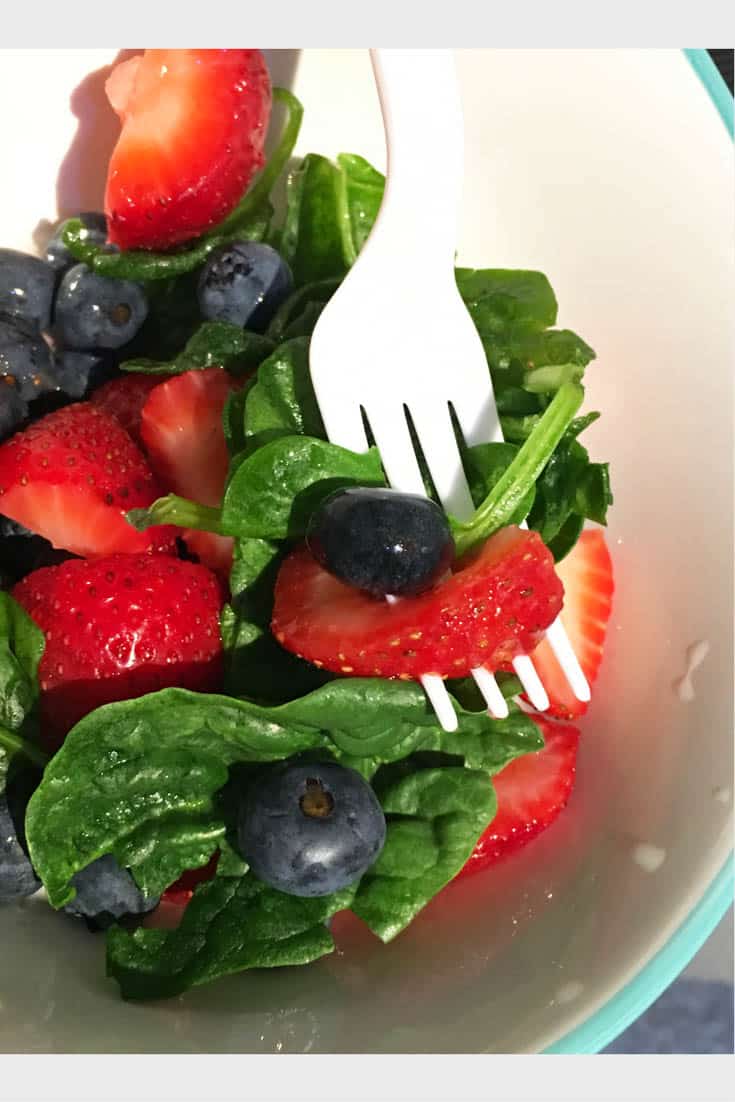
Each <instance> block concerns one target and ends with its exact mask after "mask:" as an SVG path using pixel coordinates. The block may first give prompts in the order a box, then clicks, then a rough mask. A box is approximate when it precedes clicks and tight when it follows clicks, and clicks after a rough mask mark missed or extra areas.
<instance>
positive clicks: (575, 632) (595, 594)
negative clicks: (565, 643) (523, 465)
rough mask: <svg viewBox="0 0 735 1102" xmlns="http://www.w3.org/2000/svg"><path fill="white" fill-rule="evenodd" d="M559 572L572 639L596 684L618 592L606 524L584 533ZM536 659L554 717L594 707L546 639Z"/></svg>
mask: <svg viewBox="0 0 735 1102" xmlns="http://www.w3.org/2000/svg"><path fill="white" fill-rule="evenodd" d="M557 573H558V575H559V577H560V578H561V580H562V582H563V584H564V608H563V610H562V614H561V619H562V623H563V624H564V627H565V628H566V630H567V635H568V636H569V641H570V642H571V644H572V647H573V648H574V652H575V654H576V655H577V657H578V658H579V662H580V665H581V666H582V669H583V670H584V672H585V675H586V677H587V680H588V681H589V683H590V685H592V684H593V682H594V681H595V679H596V677H597V674H598V671H599V669H600V663H601V662H602V649H603V646H604V643H605V635H606V632H607V623H608V620H609V619H610V612H611V610H612V596H613V591H614V588H615V587H614V583H613V566H612V559H611V558H610V552H609V551H608V548H607V544H606V543H605V537H604V535H603V533H602V529H600V528H590V529H588V530H587V531H585V532H583V533H582V535H581V536H580V538H579V541H578V542H577V544H576V546H575V547H574V548H573V549H572V551H570V553H569V554H568V555H567V557H566V558H565V559H563V560H562V561H561V562H560V563H559V565H558V567H557ZM533 662H534V665H535V666H536V669H537V670H538V674H539V677H540V678H541V680H542V682H543V683H544V686H545V688H546V690H547V692H548V694H549V700H550V702H551V707H550V709H549V713H548V714H549V715H553V716H558V717H560V718H562V719H573V718H574V717H575V716H581V715H584V713H585V712H586V711H587V708H588V705H587V704H583V703H582V701H580V700H577V698H576V696H574V694H573V693H572V691H571V689H570V688H569V682H568V681H567V679H566V677H565V676H564V674H563V673H562V671H561V668H560V666H559V663H558V662H557V660H556V658H555V657H554V654H553V652H552V650H551V647H550V646H549V644H548V643H547V642H546V641H545V640H544V641H542V642H541V643H540V644H539V645H538V647H537V648H536V650H535V651H534V652H533Z"/></svg>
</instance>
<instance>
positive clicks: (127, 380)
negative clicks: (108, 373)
mask: <svg viewBox="0 0 735 1102" xmlns="http://www.w3.org/2000/svg"><path fill="white" fill-rule="evenodd" d="M161 383H162V380H161V377H160V376H159V375H123V376H122V377H121V378H120V379H111V380H110V382H109V383H105V384H104V386H101V387H99V388H98V389H97V390H95V392H94V393H93V394H92V397H91V398H90V402H91V403H92V405H94V406H96V407H97V409H103V410H104V411H105V412H106V413H110V414H112V416H113V417H114V418H115V419H116V420H117V421H119V422H120V424H121V425H122V427H123V428H124V429H125V431H126V432H127V433H128V434H129V435H130V436H132V438H133V440H134V441H135V443H136V444H137V445H138V447H142V445H143V441H142V440H141V437H140V415H141V413H142V412H143V406H144V405H145V404H146V402H147V401H148V395H149V394H150V392H151V391H152V390H153V388H154V387H156V386H161Z"/></svg>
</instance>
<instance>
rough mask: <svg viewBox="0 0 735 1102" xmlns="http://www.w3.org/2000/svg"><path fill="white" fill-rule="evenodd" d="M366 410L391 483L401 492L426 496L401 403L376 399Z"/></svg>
mask: <svg viewBox="0 0 735 1102" xmlns="http://www.w3.org/2000/svg"><path fill="white" fill-rule="evenodd" d="M365 413H366V415H367V419H368V424H369V425H370V431H371V432H372V434H373V438H374V440H375V443H376V444H377V446H378V451H379V452H380V458H381V460H382V463H383V467H384V469H385V473H386V475H387V477H388V482H389V483H390V485H391V486H392V487H393V489H394V490H400V491H401V492H402V493H404V494H421V495H422V496H424V497H425V496H426V490H425V488H424V480H423V478H422V477H421V469H420V467H419V464H418V460H417V458H416V453H415V451H414V450H413V442H412V441H411V436H410V434H409V431H408V422H407V421H406V415H405V413H404V412H403V407H402V406H401V405H399V404H397V403H390V404H389V403H387V402H386V403H385V404H384V405H379V404H378V403H376V404H375V405H374V406H369V407H367V408H366V409H365Z"/></svg>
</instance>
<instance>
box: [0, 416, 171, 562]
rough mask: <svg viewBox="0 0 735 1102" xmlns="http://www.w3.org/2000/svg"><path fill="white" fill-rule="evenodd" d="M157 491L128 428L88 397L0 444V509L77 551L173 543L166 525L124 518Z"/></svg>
mask: <svg viewBox="0 0 735 1102" xmlns="http://www.w3.org/2000/svg"><path fill="white" fill-rule="evenodd" d="M159 494H160V489H159V486H158V483H157V482H156V479H155V478H154V476H153V472H152V471H151V469H150V467H149V466H148V463H147V461H146V459H145V457H144V455H143V454H142V452H141V451H140V450H139V449H138V448H137V447H136V445H135V444H134V443H133V441H132V440H131V439H130V437H129V436H128V434H127V432H125V430H124V429H123V428H122V427H121V426H120V425H119V424H118V422H117V421H116V420H115V418H114V417H111V416H110V414H109V413H105V412H104V411H103V410H100V409H96V408H95V407H94V406H93V405H91V404H90V403H89V402H78V403H76V404H74V405H71V406H66V407H65V408H64V409H60V410H57V411H56V412H55V413H49V414H48V415H47V416H46V417H42V418H41V419H40V420H38V421H36V422H35V423H34V424H32V425H30V426H29V427H28V428H27V429H25V430H24V431H23V432H18V433H16V434H15V436H12V437H11V438H10V439H9V440H7V441H6V442H5V443H4V444H3V445H2V446H0V512H2V513H4V514H5V516H8V517H11V518H12V519H13V520H16V521H18V523H19V524H24V525H25V526H26V527H27V528H30V529H31V530H32V531H33V532H37V533H38V534H39V535H41V536H44V537H45V538H46V539H47V540H50V541H51V543H52V544H53V545H54V547H59V548H62V549H64V550H66V551H71V552H72V553H73V554H75V555H84V556H94V555H109V554H111V553H113V552H115V551H128V552H136V551H145V550H147V549H149V548H155V549H157V550H158V549H171V548H172V547H173V535H174V533H173V530H172V529H171V528H160V527H159V528H150V529H148V531H147V532H136V531H135V529H134V528H133V527H132V526H131V525H130V524H128V522H127V521H126V520H125V513H126V512H127V511H128V509H133V508H138V507H144V506H147V505H150V504H151V503H152V502H153V501H155V499H156V498H157V497H158V496H159Z"/></svg>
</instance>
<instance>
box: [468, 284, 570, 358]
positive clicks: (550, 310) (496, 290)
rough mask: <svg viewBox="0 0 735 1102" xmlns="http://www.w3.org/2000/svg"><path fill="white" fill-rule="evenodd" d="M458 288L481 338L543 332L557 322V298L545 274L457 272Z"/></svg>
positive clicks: (510, 336)
mask: <svg viewBox="0 0 735 1102" xmlns="http://www.w3.org/2000/svg"><path fill="white" fill-rule="evenodd" d="M456 280H457V287H458V288H459V293H460V294H461V295H462V298H463V299H464V301H465V304H466V305H467V308H468V310H469V312H470V314H471V316H472V320H473V321H474V323H475V325H476V326H477V329H478V331H479V333H480V336H481V337H483V338H484V339H491V338H492V337H493V336H500V337H502V338H503V341H507V340H508V339H509V338H512V337H513V336H520V335H522V334H526V333H533V332H539V331H540V330H542V329H547V328H548V327H549V326H550V325H553V324H554V322H555V321H556V311H557V304H556V297H555V295H554V292H553V291H552V289H551V284H550V283H549V281H548V279H547V278H546V276H545V275H543V274H542V273H541V272H529V271H509V270H504V269H492V268H484V269H475V268H457V271H456Z"/></svg>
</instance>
